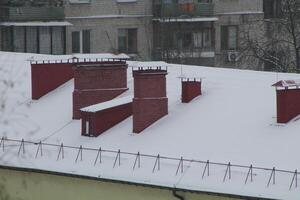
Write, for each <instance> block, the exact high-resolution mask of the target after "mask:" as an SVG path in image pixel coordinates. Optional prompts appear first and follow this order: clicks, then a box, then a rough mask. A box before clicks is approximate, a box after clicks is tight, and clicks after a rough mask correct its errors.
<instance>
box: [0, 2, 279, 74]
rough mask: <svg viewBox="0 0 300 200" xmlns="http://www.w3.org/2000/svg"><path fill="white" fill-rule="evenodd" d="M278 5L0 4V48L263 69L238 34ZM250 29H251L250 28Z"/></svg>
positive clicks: (196, 3)
mask: <svg viewBox="0 0 300 200" xmlns="http://www.w3.org/2000/svg"><path fill="white" fill-rule="evenodd" d="M278 5H280V2H279V0H102V1H99V0H67V1H64V2H63V1H60V0H37V1H26V0H24V1H9V0H6V1H3V2H2V3H1V5H0V9H1V12H0V13H1V14H0V20H1V22H0V38H1V39H0V47H1V49H0V50H3V51H16V52H32V53H44V54H72V53H115V54H118V53H126V54H128V55H130V56H131V57H132V59H136V60H164V61H167V62H173V63H183V64H195V65H205V66H217V67H235V68H251V69H257V70H262V69H264V65H265V63H260V62H259V61H257V62H255V63H253V62H250V63H249V62H245V61H244V60H243V56H242V54H243V52H242V44H243V38H242V32H243V29H244V28H245V25H247V24H248V23H249V22H253V21H260V20H264V18H273V17H276V15H277V13H278V9H279V8H278ZM251 31H253V32H257V31H258V30H255V28H254V29H253V30H251Z"/></svg>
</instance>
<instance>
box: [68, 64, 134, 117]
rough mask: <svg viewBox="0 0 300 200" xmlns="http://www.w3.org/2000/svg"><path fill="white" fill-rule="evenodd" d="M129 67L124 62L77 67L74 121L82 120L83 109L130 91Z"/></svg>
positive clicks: (75, 70) (75, 71)
mask: <svg viewBox="0 0 300 200" xmlns="http://www.w3.org/2000/svg"><path fill="white" fill-rule="evenodd" d="M127 67H128V66H127V64H126V61H122V60H119V61H117V60H113V61H102V62H97V63H92V64H90V63H89V64H77V65H75V66H74V67H73V69H74V92H73V119H80V118H81V116H80V109H81V108H84V107H87V106H90V105H94V104H98V103H101V102H105V101H109V100H112V99H114V98H115V97H117V96H119V95H120V94H122V93H123V92H125V91H126V90H128V88H127Z"/></svg>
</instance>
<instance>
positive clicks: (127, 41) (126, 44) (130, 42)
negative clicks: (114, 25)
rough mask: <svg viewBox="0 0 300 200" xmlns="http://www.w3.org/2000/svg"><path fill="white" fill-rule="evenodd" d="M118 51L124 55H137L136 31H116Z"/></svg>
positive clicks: (134, 29) (133, 29)
mask: <svg viewBox="0 0 300 200" xmlns="http://www.w3.org/2000/svg"><path fill="white" fill-rule="evenodd" d="M118 50H119V52H124V53H137V29H136V28H132V29H119V30H118Z"/></svg>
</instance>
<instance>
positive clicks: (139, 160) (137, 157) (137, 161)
mask: <svg viewBox="0 0 300 200" xmlns="http://www.w3.org/2000/svg"><path fill="white" fill-rule="evenodd" d="M140 157H141V155H140V152H138V153H137V155H136V158H135V161H134V165H133V170H134V169H135V166H136V163H138V168H141V158H140Z"/></svg>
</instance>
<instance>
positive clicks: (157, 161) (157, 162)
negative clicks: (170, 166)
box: [152, 154, 160, 173]
mask: <svg viewBox="0 0 300 200" xmlns="http://www.w3.org/2000/svg"><path fill="white" fill-rule="evenodd" d="M156 166H157V170H158V171H159V170H160V156H159V154H158V155H157V157H156V160H155V164H154V167H153V169H152V173H154V171H155V168H156Z"/></svg>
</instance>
